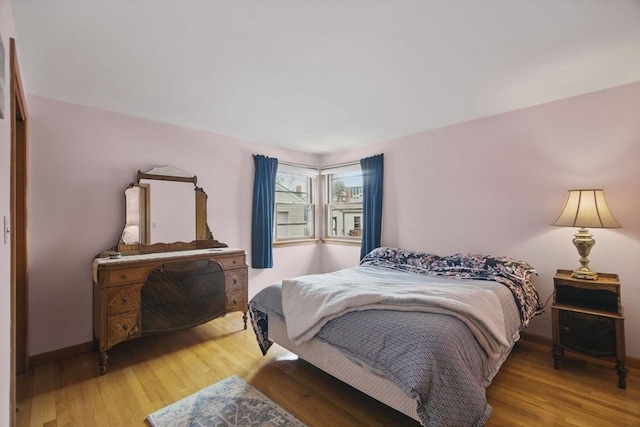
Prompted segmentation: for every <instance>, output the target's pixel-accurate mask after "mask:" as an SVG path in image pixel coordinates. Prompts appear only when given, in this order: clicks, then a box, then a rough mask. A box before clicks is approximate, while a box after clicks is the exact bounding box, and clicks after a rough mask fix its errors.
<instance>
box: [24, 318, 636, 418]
mask: <svg viewBox="0 0 640 427" xmlns="http://www.w3.org/2000/svg"><path fill="white" fill-rule="evenodd" d="M109 356H110V359H109V365H108V371H107V374H106V375H104V376H100V375H98V362H97V355H96V354H95V353H87V354H82V355H78V356H74V357H70V358H67V359H64V360H61V361H56V362H51V363H47V364H44V365H40V366H36V367H35V368H32V369H31V370H29V371H28V372H27V373H25V374H23V375H21V376H19V377H18V382H17V389H18V396H17V399H18V409H19V412H18V414H17V417H16V420H17V426H19V427H22V426H37V427H41V426H47V427H56V426H70V427H74V426H77V427H87V426H91V427H93V426H109V427H118V426H123V427H129V426H133V427H135V426H140V427H142V426H147V424H146V422H145V421H144V420H145V418H146V416H147V415H149V414H150V413H152V412H154V411H156V410H158V409H160V408H162V407H164V406H166V405H168V404H170V403H173V402H175V401H177V400H179V399H181V398H183V397H186V396H188V395H190V394H193V393H195V392H196V391H198V390H200V389H202V388H204V387H206V386H208V385H210V384H213V383H215V382H217V381H220V380H222V379H224V378H226V377H228V376H230V375H239V376H241V377H243V378H245V379H246V380H247V381H248V382H250V383H251V384H253V385H254V386H255V387H256V388H257V389H258V390H260V391H262V392H263V393H264V394H266V395H267V396H269V398H271V399H272V400H274V401H275V402H276V403H278V404H279V405H281V406H282V407H284V408H285V409H287V410H288V411H289V412H291V413H292V414H294V415H295V416H297V417H298V418H299V419H301V420H302V421H303V422H305V423H306V424H307V425H308V426H310V427H316V426H317V427H326V426H331V427H334V426H335V427H355V426H367V427H383V426H394V427H396V426H398V427H404V426H406V427H417V426H419V424H418V423H417V422H415V421H414V420H412V419H410V418H408V417H406V416H404V415H402V414H400V413H398V412H397V411H395V410H393V409H391V408H388V407H387V406H385V405H382V404H380V403H378V402H376V401H375V400H374V399H371V398H370V397H368V396H365V395H364V394H362V393H359V392H357V391H355V390H354V389H352V388H351V387H349V386H347V385H346V384H344V383H342V382H340V381H338V380H336V379H335V378H332V377H330V376H328V375H327V374H325V373H323V372H322V371H321V370H319V369H317V368H315V367H313V366H311V365H309V364H308V363H306V362H304V361H301V360H298V359H297V357H296V356H295V355H293V354H291V353H289V352H288V351H286V350H284V349H283V348H281V347H279V346H277V345H274V346H273V347H272V348H271V349H270V350H269V353H268V354H267V356H266V357H263V356H262V354H261V353H260V350H259V349H258V346H257V344H256V340H255V336H254V335H253V331H252V330H251V329H248V330H246V331H245V330H243V329H242V318H241V315H240V314H239V313H238V314H232V315H228V316H227V317H225V318H221V319H216V320H214V321H212V322H209V323H207V324H205V325H202V326H199V327H197V328H193V329H190V330H186V331H180V332H174V333H169V334H163V335H157V336H153V337H145V338H141V339H139V340H136V341H131V342H127V343H123V344H121V345H118V346H116V347H114V348H113V349H112V350H111V351H110V352H109ZM627 387H628V388H627V390H621V389H619V388H618V387H617V376H616V373H615V371H614V369H613V366H612V364H603V363H602V362H593V361H588V360H585V359H584V358H573V357H572V356H571V355H569V354H568V355H567V356H566V357H565V360H564V364H563V366H562V367H561V368H560V369H554V368H553V361H552V357H551V352H550V349H549V348H546V347H543V346H540V345H538V344H532V343H527V342H520V343H518V345H517V346H516V347H515V348H514V350H513V352H512V354H511V355H510V356H509V358H508V359H507V361H506V362H505V364H504V365H503V367H502V369H501V370H500V372H499V373H498V374H497V375H496V377H495V378H494V380H493V383H492V384H491V385H490V386H489V388H488V389H487V399H488V401H489V403H490V404H491V406H492V407H493V413H492V415H491V418H490V419H489V422H488V424H487V425H488V426H489V427H498V426H499V427H501V426H510V427H511V426H514V427H518V426H521V427H535V426H541V427H548V426H563V427H564V426H580V427H585V426H598V427H614V426H615V427H625V426H629V427H637V426H640V373H639V372H638V371H637V370H633V369H630V373H629V377H628V378H627Z"/></svg>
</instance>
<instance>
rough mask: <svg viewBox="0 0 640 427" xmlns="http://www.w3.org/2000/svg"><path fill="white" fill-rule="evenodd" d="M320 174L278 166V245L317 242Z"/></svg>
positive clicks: (314, 171)
mask: <svg viewBox="0 0 640 427" xmlns="http://www.w3.org/2000/svg"><path fill="white" fill-rule="evenodd" d="M317 174H318V172H317V170H315V169H306V168H301V167H293V166H288V165H286V164H285V165H282V164H279V165H278V173H277V175H276V198H275V209H276V212H275V215H274V217H275V221H276V226H275V227H274V233H275V236H274V242H276V243H278V242H287V241H294V240H313V239H315V221H314V216H315V205H314V198H315V191H314V190H315V183H316V178H315V176H317Z"/></svg>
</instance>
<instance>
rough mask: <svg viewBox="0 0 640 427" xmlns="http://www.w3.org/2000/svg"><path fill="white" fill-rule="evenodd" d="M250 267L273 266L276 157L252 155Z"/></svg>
mask: <svg viewBox="0 0 640 427" xmlns="http://www.w3.org/2000/svg"><path fill="white" fill-rule="evenodd" d="M253 162H254V164H255V170H256V171H255V177H254V179H253V214H252V219H251V267H253V268H272V267H273V211H274V204H275V198H276V173H277V172H278V159H273V158H269V157H265V156H261V155H254V156H253Z"/></svg>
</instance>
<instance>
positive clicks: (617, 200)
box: [28, 83, 640, 357]
mask: <svg viewBox="0 0 640 427" xmlns="http://www.w3.org/2000/svg"><path fill="white" fill-rule="evenodd" d="M28 101H29V107H30V112H31V115H30V117H31V150H30V162H31V163H30V177H29V178H30V196H29V203H30V217H29V226H30V240H29V244H30V249H29V251H30V267H31V270H30V316H31V317H30V327H31V335H30V353H31V354H32V355H34V354H40V353H43V352H47V351H51V350H55V349H59V348H64V347H68V346H71V345H75V344H79V343H82V342H86V341H89V340H90V339H91V268H90V266H91V259H92V258H93V256H94V255H95V254H97V253H98V252H100V251H102V250H104V249H106V248H108V247H110V246H111V245H113V244H114V243H115V242H116V241H117V239H118V236H119V233H120V231H121V229H122V225H123V222H124V200H123V195H122V192H123V190H124V189H125V188H126V186H127V185H128V184H129V183H130V182H132V181H134V180H135V171H136V170H137V169H143V170H144V169H148V168H151V167H152V166H155V165H163V164H171V165H174V166H176V167H179V168H181V169H184V170H186V171H189V172H192V173H195V174H196V175H197V176H198V183H199V184H201V185H202V186H203V187H204V189H205V190H206V191H207V193H208V194H209V224H210V226H211V228H212V231H213V234H214V236H215V237H216V238H217V239H219V240H221V241H223V242H226V243H228V244H230V245H231V246H234V247H242V248H245V249H246V250H249V248H250V243H251V236H250V228H251V227H250V221H251V191H252V180H253V163H252V157H251V154H253V153H260V154H265V155H269V156H275V157H278V158H279V159H280V160H283V161H290V162H295V163H306V164H323V165H331V164H336V163H342V162H345V161H350V160H357V159H360V158H362V157H365V156H368V155H372V154H376V153H379V152H384V154H385V207H384V217H385V219H384V221H385V222H384V232H383V244H385V245H390V246H401V247H405V248H409V249H418V250H425V251H430V252H434V253H439V254H448V253H453V252H459V251H460V252H471V251H477V252H486V253H494V254H504V255H511V256H514V257H519V258H523V259H525V260H528V261H529V262H531V263H532V264H533V265H534V266H536V268H537V269H538V271H539V273H540V275H539V277H537V278H536V281H535V283H536V285H537V286H538V288H539V290H540V293H541V295H542V297H543V298H544V299H546V298H548V297H549V295H550V294H551V291H552V277H553V274H554V272H555V270H556V269H557V268H575V267H576V266H577V264H578V255H577V252H576V250H575V248H574V247H573V245H572V244H571V238H572V235H573V233H574V230H572V229H567V228H559V227H552V226H550V225H549V224H550V223H551V222H553V221H554V220H555V218H556V216H557V215H558V213H559V210H560V209H561V207H562V202H563V201H564V197H565V194H566V191H567V190H568V189H570V188H579V187H602V188H604V189H605V191H606V195H607V200H608V202H609V204H610V207H611V209H612V210H613V212H614V214H615V215H616V217H617V218H618V220H619V221H620V223H621V224H622V225H623V226H624V228H622V229H618V230H600V229H596V230H592V231H593V232H594V235H595V238H596V240H597V242H598V243H597V245H596V246H595V248H594V249H593V252H592V255H591V257H590V258H591V261H592V262H591V266H592V267H593V268H594V269H595V270H598V271H606V272H614V273H618V274H620V276H621V280H622V283H623V291H622V292H623V304H624V305H625V309H626V316H627V320H626V322H627V323H626V326H627V353H628V354H629V355H630V356H634V357H640V340H639V338H638V336H640V334H638V331H639V330H640V327H639V325H640V264H639V263H638V260H639V255H640V215H639V214H638V212H640V167H639V166H640V123H639V120H638V117H640V83H636V84H631V85H625V86H621V87H618V88H613V89H609V90H605V91H601V92H596V93H592V94H587V95H583V96H579V97H575V98H570V99H566V100H562V101H558V102H553V103H548V104H544V105H540V106H536V107H532V108H527V109H523V110H518V111H514V112H509V113H505V114H500V115H496V116H492V117H488V118H484V119H480V120H475V121H472V122H467V123H462V124H459V125H455V126H449V127H446V128H442V129H436V130H433V131H428V132H423V133H419V134H416V135H411V136H407V137H403V138H398V139H394V140H390V141H384V142H380V143H375V144H370V145H367V146H363V147H360V148H357V149H352V150H348V151H344V152H340V153H334V154H330V155H325V156H314V155H310V154H304V153H298V152H293V151H290V150H285V149H279V148H276V147H272V146H268V145H262V144H257V143H251V142H247V141H241V140H238V139H234V138H229V137H223V136H220V135H215V134H210V133H205V132H199V131H194V130H189V129H184V128H179V127H175V126H170V125H164V124H160V123H156V122H151V121H148V120H142V119H137V118H133V117H129V116H123V115H118V114H112V113H108V112H104V111H99V110H95V109H91V108H85V107H79V106H76V105H71V104H66V103H61V102H56V101H52V100H49V99H45V98H40V97H36V96H32V97H30V98H29V100H28ZM358 256H359V248H357V247H347V246H337V245H322V244H318V245H311V246H297V247H288V248H276V249H275V251H274V258H275V268H274V269H270V270H259V271H251V272H250V294H251V295H253V294H254V293H255V292H257V290H259V289H261V288H262V287H264V286H266V285H267V284H269V283H272V282H274V281H277V280H280V279H282V278H284V277H292V276H296V275H301V274H309V273H314V272H319V271H330V270H334V269H337V268H343V267H347V266H351V265H354V264H356V263H357V262H358ZM530 331H531V332H533V333H536V334H539V335H543V336H547V337H550V335H551V329H550V313H549V312H547V313H545V314H544V315H543V316H541V317H539V318H536V319H535V320H534V321H533V322H532V325H531V328H530Z"/></svg>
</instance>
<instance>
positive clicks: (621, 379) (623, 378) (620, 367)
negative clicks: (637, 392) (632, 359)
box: [616, 360, 629, 389]
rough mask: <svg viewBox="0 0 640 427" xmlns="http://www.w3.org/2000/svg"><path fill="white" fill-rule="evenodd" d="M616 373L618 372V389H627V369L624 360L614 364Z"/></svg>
mask: <svg viewBox="0 0 640 427" xmlns="http://www.w3.org/2000/svg"><path fill="white" fill-rule="evenodd" d="M616 371H617V372H618V387H620V388H624V389H626V388H627V372H629V370H628V369H627V366H626V363H625V361H624V360H618V361H617V362H616Z"/></svg>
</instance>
